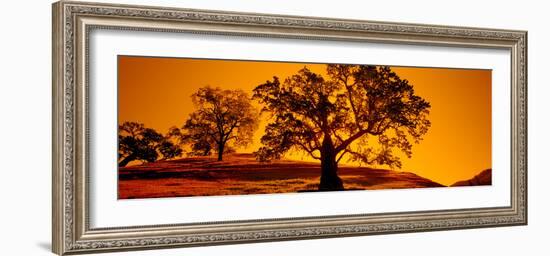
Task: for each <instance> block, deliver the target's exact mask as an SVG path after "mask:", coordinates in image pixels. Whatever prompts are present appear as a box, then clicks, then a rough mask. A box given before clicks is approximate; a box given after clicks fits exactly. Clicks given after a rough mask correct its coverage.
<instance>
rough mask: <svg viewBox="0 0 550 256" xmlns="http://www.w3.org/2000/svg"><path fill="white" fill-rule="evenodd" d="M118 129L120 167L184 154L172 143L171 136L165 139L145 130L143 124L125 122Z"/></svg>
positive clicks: (150, 130) (155, 132) (152, 130)
mask: <svg viewBox="0 0 550 256" xmlns="http://www.w3.org/2000/svg"><path fill="white" fill-rule="evenodd" d="M118 129H119V135H118V141H119V148H118V154H119V159H120V161H119V163H118V166H120V167H124V166H126V165H128V163H130V162H131V161H134V160H141V161H145V162H154V161H157V159H158V158H159V156H162V157H163V159H172V158H174V157H177V156H180V155H181V154H182V152H183V151H182V149H181V148H180V147H179V146H177V145H175V144H174V143H173V142H171V141H170V137H169V136H167V137H165V136H163V135H162V134H160V133H158V132H157V131H155V130H154V129H151V128H145V127H144V125H143V124H141V123H136V122H124V123H123V124H122V125H119V128H118Z"/></svg>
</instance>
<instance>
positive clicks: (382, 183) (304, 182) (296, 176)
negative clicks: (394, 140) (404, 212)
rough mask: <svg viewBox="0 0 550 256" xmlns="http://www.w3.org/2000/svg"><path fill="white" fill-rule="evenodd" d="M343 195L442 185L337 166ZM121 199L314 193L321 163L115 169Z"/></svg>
mask: <svg viewBox="0 0 550 256" xmlns="http://www.w3.org/2000/svg"><path fill="white" fill-rule="evenodd" d="M338 173H339V176H340V177H341V178H342V180H343V182H344V186H345V188H346V190H364V189H391V188H423V187H441V186H443V185H441V184H439V183H436V182H433V181H431V180H429V179H426V178H422V177H420V176H418V175H416V174H413V173H410V172H397V171H391V170H383V169H372V168H366V167H353V166H340V167H339V169H338ZM118 175H119V199H129V198H156V197H178V196H207V195H208V196H210V195H235V194H267V193H287V192H306V191H315V190H317V186H318V184H319V176H320V165H319V163H310V162H301V161H291V160H277V161H273V162H270V163H259V162H257V161H256V160H255V159H254V157H253V156H252V155H251V154H232V155H227V156H224V160H223V161H217V160H216V159H214V158H211V157H192V158H184V159H178V160H171V161H158V162H154V163H146V164H142V165H137V166H129V167H122V168H119V174H118Z"/></svg>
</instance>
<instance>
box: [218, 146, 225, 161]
mask: <svg viewBox="0 0 550 256" xmlns="http://www.w3.org/2000/svg"><path fill="white" fill-rule="evenodd" d="M223 149H224V145H223V143H220V144H218V161H221V160H223Z"/></svg>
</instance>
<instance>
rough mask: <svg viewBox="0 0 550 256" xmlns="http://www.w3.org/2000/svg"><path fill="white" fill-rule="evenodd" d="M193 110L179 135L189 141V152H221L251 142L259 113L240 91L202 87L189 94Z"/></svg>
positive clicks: (220, 154) (201, 153) (203, 153)
mask: <svg viewBox="0 0 550 256" xmlns="http://www.w3.org/2000/svg"><path fill="white" fill-rule="evenodd" d="M192 100H193V104H194V105H195V108H196V109H197V110H196V111H195V112H193V113H191V114H190V115H189V118H188V119H187V121H186V122H185V124H184V125H183V127H182V130H183V131H182V136H183V137H184V139H185V140H187V141H188V142H189V143H190V144H191V149H192V152H193V153H192V154H195V155H205V156H206V155H210V154H211V153H212V151H216V152H217V154H218V161H221V160H222V159H223V154H224V153H227V152H230V151H234V149H235V148H236V147H241V146H246V145H248V144H249V143H251V142H252V136H253V134H254V131H255V130H256V129H257V128H258V119H259V113H258V110H257V109H256V108H255V107H254V106H253V105H252V103H251V101H250V97H249V96H248V95H247V94H246V93H245V92H244V91H242V90H222V89H220V88H218V87H216V88H212V87H209V86H207V87H203V88H200V89H199V90H198V91H197V92H196V93H195V94H193V95H192Z"/></svg>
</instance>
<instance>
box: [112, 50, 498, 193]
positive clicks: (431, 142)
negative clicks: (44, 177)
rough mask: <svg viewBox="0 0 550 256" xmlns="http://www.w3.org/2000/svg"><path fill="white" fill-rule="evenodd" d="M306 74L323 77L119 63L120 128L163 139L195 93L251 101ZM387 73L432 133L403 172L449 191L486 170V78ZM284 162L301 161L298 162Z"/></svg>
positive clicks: (289, 66) (294, 67)
mask: <svg viewBox="0 0 550 256" xmlns="http://www.w3.org/2000/svg"><path fill="white" fill-rule="evenodd" d="M304 66H307V67H308V68H309V69H310V70H312V71H313V72H316V73H320V74H323V75H324V74H325V73H326V72H325V65H322V64H309V63H284V62H257V61H227V60H203V59H185V58H153V57H130V56H119V61H118V69H119V70H118V108H119V109H118V120H119V124H121V123H123V122H125V121H136V122H141V123H144V124H145V126H146V127H151V128H154V129H156V130H157V131H159V132H162V133H165V132H166V131H167V130H168V128H169V127H171V126H178V127H181V126H182V125H183V123H184V122H185V120H186V119H187V116H188V114H189V113H191V112H192V111H193V110H194V109H193V104H192V102H191V98H190V96H191V94H193V93H194V92H195V91H196V90H197V89H198V88H200V87H203V86H206V85H210V86H213V87H216V86H219V87H222V88H224V89H242V90H245V91H247V92H248V93H249V94H250V95H251V94H252V93H251V92H252V89H253V88H255V87H256V86H257V85H259V84H261V83H264V82H265V81H266V80H270V79H272V77H273V76H274V75H276V76H278V77H279V78H281V79H284V78H286V77H288V76H290V75H293V74H295V73H296V72H297V71H298V70H299V69H301V68H303V67H304ZM392 70H393V71H395V72H396V73H397V74H398V75H399V76H400V77H401V78H404V79H407V80H409V82H410V83H411V84H412V85H413V86H414V88H415V92H416V94H417V95H419V96H421V97H423V98H424V99H426V100H427V101H428V102H430V104H431V110H430V116H429V119H430V121H431V122H432V126H431V128H430V130H429V131H428V133H427V134H426V135H425V136H424V140H423V141H422V142H421V143H420V144H415V145H414V146H413V156H412V158H410V159H409V158H406V157H402V158H401V160H402V161H403V168H402V169H401V170H403V171H411V172H414V173H416V174H418V175H420V176H422V177H426V178H429V179H432V180H434V181H436V182H439V183H442V184H444V185H450V184H452V183H454V182H456V181H458V180H464V179H469V178H472V177H473V176H474V175H476V174H478V173H479V172H481V171H482V170H484V169H487V168H491V71H490V70H470V69H444V68H416V67H392ZM266 123H267V121H266V120H263V121H262V122H261V124H260V128H259V129H258V131H257V132H256V134H255V136H254V143H253V144H252V145H250V146H249V147H248V148H245V149H240V150H239V151H242V152H252V151H255V150H256V149H257V148H258V147H260V145H261V144H260V137H261V136H262V134H263V127H264V126H265V124H266ZM289 157H290V158H298V159H301V158H303V156H302V155H301V154H300V155H299V156H289ZM304 160H309V159H304ZM386 168H387V167H386Z"/></svg>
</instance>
